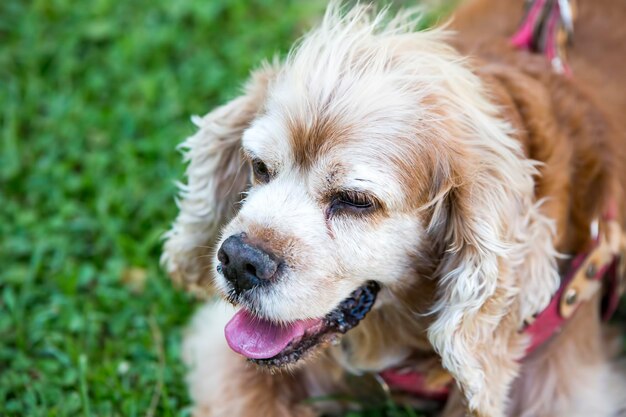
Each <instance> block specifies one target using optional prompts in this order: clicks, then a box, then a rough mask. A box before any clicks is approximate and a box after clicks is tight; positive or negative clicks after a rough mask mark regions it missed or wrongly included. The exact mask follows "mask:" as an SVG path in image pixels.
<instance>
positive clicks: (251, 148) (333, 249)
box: [215, 73, 432, 364]
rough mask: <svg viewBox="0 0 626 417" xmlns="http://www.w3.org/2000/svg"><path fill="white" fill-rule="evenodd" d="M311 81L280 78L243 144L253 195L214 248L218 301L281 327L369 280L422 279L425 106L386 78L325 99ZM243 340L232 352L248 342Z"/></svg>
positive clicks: (317, 312)
mask: <svg viewBox="0 0 626 417" xmlns="http://www.w3.org/2000/svg"><path fill="white" fill-rule="evenodd" d="M312 81H313V80H294V79H293V78H292V77H291V76H290V73H283V74H279V75H278V78H277V79H276V80H275V81H274V83H273V85H272V86H271V87H270V91H269V92H268V96H267V99H266V102H265V103H264V105H263V111H262V112H261V114H260V115H259V116H258V117H257V118H256V119H255V120H254V121H253V122H252V123H251V125H250V127H249V128H248V129H246V130H245V132H244V133H243V139H242V150H243V153H244V154H245V158H246V159H247V160H248V161H249V163H250V165H251V166H252V176H253V178H252V186H251V188H250V189H249V190H248V192H247V194H246V196H245V198H244V200H243V202H242V206H241V209H240V210H239V212H238V214H237V215H236V216H235V218H234V219H232V221H230V223H229V224H228V225H227V226H226V227H225V228H224V230H223V232H222V239H221V241H220V242H219V243H218V248H219V250H218V252H217V257H216V269H217V270H218V271H220V273H219V274H217V276H216V278H215V279H216V281H215V282H216V286H217V288H218V289H219V291H220V292H221V293H222V294H223V295H224V296H225V297H227V298H228V299H230V300H231V301H233V302H235V303H236V304H238V305H240V306H241V307H242V308H243V309H245V310H248V311H249V312H252V314H253V315H257V316H260V317H262V318H264V319H267V320H269V321H272V322H274V323H283V324H285V323H293V322H296V321H302V320H307V319H313V320H315V319H323V318H325V317H326V316H328V314H329V313H331V311H333V310H334V309H335V308H336V307H337V306H339V305H340V303H341V302H342V301H343V300H345V299H346V298H348V297H349V296H350V295H351V293H352V292H353V291H355V290H357V289H359V288H360V287H363V286H364V285H365V284H366V283H368V282H370V281H374V282H377V283H379V284H380V285H382V286H383V287H387V286H394V285H397V284H398V283H400V282H402V281H403V280H416V279H418V278H417V277H416V276H415V274H416V272H415V266H416V265H415V262H416V260H417V255H418V253H419V252H420V248H421V242H422V241H423V240H424V239H425V232H424V230H425V224H424V218H425V216H424V215H423V213H420V211H419V209H420V204H419V203H420V202H421V201H425V196H423V195H420V193H424V192H425V191H427V190H428V189H429V186H430V184H428V181H427V178H426V176H425V173H427V172H432V167H428V166H425V165H426V162H425V160H424V159H423V158H420V156H423V153H420V146H418V142H419V141H421V142H422V143H426V142H428V141H430V140H431V138H428V137H426V135H427V133H424V132H427V130H428V129H427V128H426V126H420V124H419V123H415V114H417V113H418V112H419V108H418V106H419V103H414V102H411V100H410V99H409V98H408V97H403V96H402V92H401V91H399V89H398V88H395V87H394V85H393V83H392V82H386V81H385V80H384V79H383V80H380V81H379V82H378V83H377V85H376V84H373V83H372V82H370V81H371V80H370V79H358V78H356V77H355V78H354V79H350V80H343V81H340V82H343V83H344V84H345V87H343V88H342V86H337V87H336V88H335V89H334V90H333V94H332V95H330V96H328V97H320V96H318V94H319V92H318V91H316V90H315V89H313V88H312V85H311V84H312ZM294 88H297V89H300V90H301V91H302V93H301V94H297V95H293V94H292V93H291V91H293V89H294ZM306 91H309V92H310V93H308V94H307V93H305V92H306ZM420 132H421V133H420ZM420 134H421V135H422V136H423V138H421V139H420V138H419V136H420ZM420 197H421V198H420ZM239 330H240V329H239ZM323 330H324V331H325V330H326V329H323ZM236 331H238V330H237V329H233V331H232V332H233V334H231V333H229V332H227V336H229V341H231V339H232V343H233V344H236V343H238V342H241V343H245V341H241V340H239V339H237V337H238V336H237V335H236V334H234V332H236ZM318 333H319V332H318V331H315V332H312V334H307V337H312V336H315V337H317V338H319V334H318ZM298 336H300V335H298ZM246 337H248V336H246ZM259 337H261V336H259ZM234 339H237V341H234ZM304 342H305V341H304V340H302V341H301V342H300V343H304ZM233 347H234V348H235V349H237V347H236V346H234V345H233ZM311 347H312V346H311ZM292 349H293V346H290V350H292ZM241 351H242V353H244V354H245V353H246V351H245V349H243V350H241ZM271 352H272V353H275V351H274V350H272V351H271ZM248 353H250V354H253V353H252V351H250V352H248ZM253 356H254V355H253ZM299 357H300V355H291V359H290V361H293V360H297V359H299ZM257 359H267V358H260V357H259V358H257ZM285 362H286V360H283V361H281V362H280V363H281V364H283V363H285Z"/></svg>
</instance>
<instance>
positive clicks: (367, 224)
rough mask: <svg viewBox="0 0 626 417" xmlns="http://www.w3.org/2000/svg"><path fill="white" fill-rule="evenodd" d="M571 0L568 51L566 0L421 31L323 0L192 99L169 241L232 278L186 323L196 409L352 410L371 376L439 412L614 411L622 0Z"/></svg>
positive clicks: (214, 277) (624, 170)
mask: <svg viewBox="0 0 626 417" xmlns="http://www.w3.org/2000/svg"><path fill="white" fill-rule="evenodd" d="M579 3H580V4H579V5H578V8H577V13H576V14H577V20H576V22H577V23H576V31H575V34H574V39H575V43H574V46H573V47H568V50H569V53H568V56H567V57H565V56H564V55H562V54H561V52H562V51H556V52H555V48H556V49H559V48H562V44H563V43H562V42H561V41H560V40H559V39H561V38H562V34H563V33H564V32H565V33H566V34H568V33H569V32H568V31H571V28H570V27H569V23H571V22H569V21H568V20H567V19H565V18H571V16H569V15H568V13H569V12H572V9H571V8H570V9H567V10H566V9H564V8H565V7H569V3H567V2H563V1H558V2H557V1H549V0H544V1H539V0H538V1H534V2H531V7H530V9H529V10H528V11H527V15H526V17H525V18H524V16H522V15H521V13H523V5H522V4H521V2H513V1H511V2H505V1H500V0H474V1H470V2H469V3H467V4H464V5H462V7H461V8H460V9H459V10H458V11H457V13H456V16H455V18H454V20H453V22H452V23H451V24H450V25H448V27H447V28H445V29H433V30H428V31H414V30H413V28H414V27H415V18H413V17H411V16H412V15H411V13H401V14H400V15H398V16H396V17H392V16H389V13H384V12H382V13H376V12H373V11H372V10H371V8H369V7H366V6H362V5H357V6H356V7H354V8H353V9H351V10H348V11H346V10H341V8H340V7H338V6H337V5H331V6H330V7H329V9H328V11H327V13H326V15H325V17H324V19H323V21H322V22H321V24H320V25H319V26H318V27H317V28H316V29H314V30H312V31H311V32H310V33H308V34H307V35H306V36H305V37H304V38H303V39H302V40H301V41H300V42H299V43H298V45H297V46H296V47H295V48H294V49H293V50H292V51H291V53H290V54H289V55H288V56H287V57H286V58H285V59H284V60H283V61H282V62H275V63H273V64H266V65H264V66H261V67H260V68H259V69H258V70H256V71H254V72H253V74H252V75H251V77H250V80H249V81H248V83H247V85H246V88H245V91H244V92H243V93H242V95H241V96H239V97H237V98H235V99H234V100H232V101H231V102H229V103H227V104H225V105H224V106H222V107H219V108H217V109H216V110H214V111H213V112H211V113H209V114H208V115H207V116H205V117H202V118H198V119H197V120H195V122H196V124H197V125H198V126H199V131H198V133H197V134H195V135H194V136H192V137H191V138H189V139H188V140H187V141H186V142H185V143H184V145H183V148H184V149H185V150H186V154H185V155H186V161H187V162H188V164H189V165H188V169H187V183H186V185H183V186H182V187H181V188H182V189H181V195H180V199H179V207H180V214H179V215H178V217H177V219H176V221H175V222H174V224H173V227H172V229H171V231H170V232H169V233H168V234H167V239H166V243H165V249H164V255H163V262H164V264H165V266H166V268H167V270H168V272H169V273H170V274H171V276H172V277H173V278H174V280H175V281H177V282H180V283H183V284H184V285H185V286H186V287H187V288H189V289H191V290H193V291H196V292H201V293H204V294H217V295H219V297H218V298H220V299H221V300H223V301H215V300H212V301H210V302H209V303H208V304H207V305H206V306H205V307H204V308H202V309H201V310H200V311H199V312H198V313H197V315H196V317H195V318H194V319H193V322H192V324H191V326H190V328H189V330H188V332H187V334H186V336H185V341H184V346H183V351H184V353H183V355H184V360H185V362H186V363H187V365H188V366H189V376H188V383H189V385H190V392H191V397H192V399H193V401H194V407H195V408H194V413H195V414H194V415H195V416H313V415H319V414H321V413H341V412H345V410H347V409H350V408H352V407H355V406H356V405H355V401H352V400H350V398H355V396H357V397H358V396H361V398H368V397H369V398H373V397H374V396H375V395H374V394H368V390H369V389H372V390H374V391H375V390H376V389H378V388H380V391H381V392H383V393H384V394H385V395H390V396H392V397H393V398H394V399H395V400H396V401H405V402H406V403H407V404H413V405H414V404H417V403H419V404H428V405H429V406H430V405H432V404H433V403H436V404H439V405H436V406H434V407H435V408H433V409H435V410H437V413H438V415H442V416H446V417H449V416H463V415H471V416H482V417H502V416H526V417H575V416H580V417H591V416H593V417H609V416H618V415H625V414H624V413H625V412H626V411H624V410H625V407H626V385H625V384H624V381H623V379H622V376H621V375H620V372H619V371H618V368H617V366H616V365H614V364H613V362H612V357H613V356H614V355H615V353H616V351H619V349H620V347H619V343H620V342H619V338H616V337H614V336H611V332H608V331H605V329H604V325H603V324H602V316H603V315H605V313H607V311H608V310H611V309H613V308H614V306H615V300H616V299H617V298H618V297H617V294H619V291H620V290H621V289H623V281H622V282H620V280H623V276H624V265H623V264H624V263H623V262H622V256H623V253H624V246H625V244H624V241H625V239H624V237H623V231H624V225H625V224H626V223H625V222H626V204H625V199H624V189H625V187H626V159H625V158H624V153H623V151H624V148H625V147H626V134H625V133H624V132H626V117H625V116H624V114H623V111H624V109H626V69H625V67H626V65H625V64H626V25H625V24H624V22H626V2H618V1H609V0H594V1H591V0H587V1H583V0H581V1H580V2H579ZM537 4H539V6H537ZM559 7H560V9H559ZM545 10H548V14H547V15H546V13H544V12H545ZM554 10H557V12H558V15H557V17H558V19H557V20H555V19H554V16H553V15H551V14H550V13H552V12H553V11H554ZM537 11H538V13H543V17H538V18H537V17H536V16H539V15H537ZM566 12H567V13H566ZM533 13H535V14H533ZM533 18H536V20H535V21H532V19H533ZM524 19H526V21H527V22H530V23H528V25H530V26H528V25H527V26H528V27H526V28H523V27H522V28H521V29H520V32H518V33H517V36H516V38H515V39H514V41H511V36H513V35H514V34H515V32H516V28H518V27H519V26H518V24H519V22H520V21H522V22H523V21H524ZM529 19H531V20H529ZM556 24H558V25H559V30H558V31H557V30H556V29H555V28H556V26H555V25H556ZM538 28H539V29H541V30H543V32H542V33H545V36H543V37H542V38H541V39H539V41H537V40H536V39H534V38H533V37H534V36H536V35H537V31H538ZM550 36H554V44H553V43H551V42H552V41H553V39H552V38H551V37H550ZM524 37H527V38H528V39H525V38H524ZM537 42H544V46H543V47H541V48H537ZM524 45H526V46H528V45H530V46H531V49H533V48H532V47H533V45H534V48H535V49H538V50H542V51H548V52H549V51H550V50H551V48H552V52H553V54H552V55H551V60H547V59H545V57H544V56H542V55H541V54H537V53H534V52H532V51H529V50H527V48H524V47H520V46H524ZM561 58H563V59H562V60H561ZM559 60H561V61H559ZM557 64H558V65H557ZM565 65H567V67H566V66H565ZM616 340H617V342H616ZM368 377H369V378H370V380H371V381H375V382H376V384H379V385H376V387H377V388H373V387H374V385H375V384H369V383H365V382H363V381H361V380H365V379H367V378H368ZM355 381H357V382H356V383H355ZM359 381H361V382H363V383H360V384H359ZM371 381H370V382H371ZM355 393H356V394H355ZM316 398H317V399H318V400H316ZM357 402H358V401H357ZM436 407H439V408H436ZM620 413H622V414H620Z"/></svg>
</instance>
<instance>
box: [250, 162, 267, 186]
mask: <svg viewBox="0 0 626 417" xmlns="http://www.w3.org/2000/svg"><path fill="white" fill-rule="evenodd" d="M252 172H253V173H254V178H255V179H256V180H257V181H259V182H262V183H266V182H269V180H270V171H269V169H268V168H267V165H265V163H264V162H263V161H261V160H260V159H258V158H255V159H253V160H252Z"/></svg>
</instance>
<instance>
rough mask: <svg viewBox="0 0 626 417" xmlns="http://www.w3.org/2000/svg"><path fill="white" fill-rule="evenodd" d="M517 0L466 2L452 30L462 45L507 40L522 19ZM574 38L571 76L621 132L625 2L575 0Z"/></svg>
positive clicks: (625, 100)
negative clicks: (590, 91)
mask: <svg viewBox="0 0 626 417" xmlns="http://www.w3.org/2000/svg"><path fill="white" fill-rule="evenodd" d="M523 3H524V2H523V1H521V0H511V1H500V0H468V1H467V2H466V3H465V4H462V5H461V7H459V9H458V11H457V12H456V13H455V15H454V21H453V22H452V28H453V29H455V30H456V31H458V32H460V33H462V36H461V38H462V42H463V44H464V45H465V46H470V45H471V47H472V48H473V47H480V46H481V45H485V44H489V43H493V42H494V41H496V42H498V41H501V40H503V39H504V40H507V39H509V38H510V37H511V36H512V34H513V33H514V32H515V29H516V28H517V26H518V25H519V23H520V21H521V20H522V17H523V14H524V4H523ZM575 3H576V7H577V16H576V20H575V23H574V38H573V43H572V45H571V46H569V47H568V60H569V62H570V63H571V66H572V69H573V76H574V78H576V79H577V80H579V81H580V82H581V83H584V84H586V85H588V86H589V87H590V88H591V89H592V90H593V91H592V94H593V95H594V96H595V99H596V100H597V101H598V102H599V103H601V105H602V106H603V107H606V110H607V111H609V112H611V114H612V116H614V119H615V121H616V122H617V123H618V124H619V127H620V129H621V130H623V131H626V118H624V117H622V113H623V109H624V108H626V94H625V92H626V68H625V66H626V1H615V0H580V1H577V2H575Z"/></svg>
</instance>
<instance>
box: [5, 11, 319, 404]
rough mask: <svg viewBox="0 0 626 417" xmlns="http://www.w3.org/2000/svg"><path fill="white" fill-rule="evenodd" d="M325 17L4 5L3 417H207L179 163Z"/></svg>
mask: <svg viewBox="0 0 626 417" xmlns="http://www.w3.org/2000/svg"><path fill="white" fill-rule="evenodd" d="M323 7H324V4H323V2H321V1H306V2H305V1H302V2H289V1H283V0H277V1H263V0H258V1H243V0H241V1H228V0H220V1H217V0H180V1H167V0H132V1H115V0H93V1H86V2H76V1H71V0H3V1H1V2H0V104H1V105H0V129H1V144H0V415H2V416H44V415H45V416H74V415H85V416H87V415H93V416H137V415H142V416H143V415H154V416H171V415H189V410H188V403H189V399H188V397H187V393H186V388H185V385H184V380H183V375H184V369H183V366H182V364H181V362H180V360H179V345H180V338H181V329H182V328H183V326H184V325H185V323H186V322H187V321H188V318H189V316H190V314H191V312H192V310H193V308H194V302H193V300H192V299H191V298H190V297H188V296H186V295H185V294H184V293H182V292H181V291H178V290H176V289H174V288H172V286H171V284H170V282H169V280H168V279H166V277H165V275H164V274H163V272H162V271H160V269H159V266H158V258H159V254H160V247H161V242H160V237H161V235H162V233H163V232H164V231H165V230H166V229H167V228H168V225H169V224H170V222H171V221H172V220H173V218H174V216H175V213H176V207H175V204H174V195H175V188H174V185H173V184H174V180H176V179H180V178H181V176H182V171H183V165H182V163H181V158H180V155H179V154H178V152H176V150H175V146H176V145H177V144H178V143H179V142H181V141H182V139H183V138H184V137H186V136H188V135H189V134H191V133H192V132H193V131H194V128H193V127H192V124H191V123H190V122H189V116H190V115H192V114H204V113H206V112H207V111H209V110H210V109H211V108H212V107H214V106H216V105H217V104H219V103H221V102H224V101H225V100H227V99H228V98H229V97H232V96H233V95H234V94H235V93H236V92H237V89H238V86H239V85H240V84H241V83H242V82H243V81H244V80H245V78H246V76H247V74H248V71H249V70H250V68H252V67H253V66H255V65H257V64H258V63H259V62H260V61H261V60H262V59H264V58H268V57H272V56H273V55H274V54H276V53H283V52H285V51H287V49H288V47H289V45H290V44H291V43H292V42H293V41H294V39H296V38H297V37H298V36H300V35H301V34H302V33H303V31H304V30H305V28H307V27H309V26H310V25H312V24H313V23H314V22H315V21H316V20H317V19H318V18H319V16H320V14H321V13H322V12H323Z"/></svg>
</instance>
